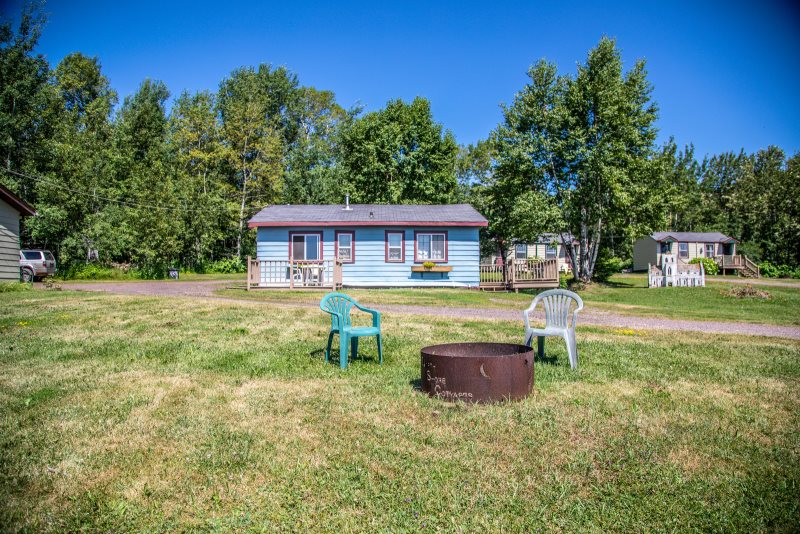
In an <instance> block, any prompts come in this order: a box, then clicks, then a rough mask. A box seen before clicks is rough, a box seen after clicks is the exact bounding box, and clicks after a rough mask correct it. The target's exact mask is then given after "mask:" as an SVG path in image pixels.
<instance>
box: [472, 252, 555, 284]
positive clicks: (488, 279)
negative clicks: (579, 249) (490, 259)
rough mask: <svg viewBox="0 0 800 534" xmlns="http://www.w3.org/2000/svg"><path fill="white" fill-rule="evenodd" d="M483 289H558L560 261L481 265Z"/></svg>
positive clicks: (515, 261)
mask: <svg viewBox="0 0 800 534" xmlns="http://www.w3.org/2000/svg"><path fill="white" fill-rule="evenodd" d="M480 275H481V288H483V289H524V288H539V287H542V288H544V287H558V283H559V275H558V260H557V259H549V260H536V259H529V260H513V261H510V262H508V264H507V265H505V266H504V265H497V264H496V263H483V264H481V265H480Z"/></svg>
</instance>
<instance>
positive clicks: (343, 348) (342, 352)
mask: <svg viewBox="0 0 800 534" xmlns="http://www.w3.org/2000/svg"><path fill="white" fill-rule="evenodd" d="M348 341H350V340H349V339H348V338H347V336H346V335H344V336H343V335H342V334H341V333H340V334H339V367H341V368H342V369H347V345H348Z"/></svg>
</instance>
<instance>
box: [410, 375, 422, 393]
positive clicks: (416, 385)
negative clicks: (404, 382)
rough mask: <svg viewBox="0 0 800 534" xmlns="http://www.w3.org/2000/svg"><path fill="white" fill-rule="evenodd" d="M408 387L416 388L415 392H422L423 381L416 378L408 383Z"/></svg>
mask: <svg viewBox="0 0 800 534" xmlns="http://www.w3.org/2000/svg"><path fill="white" fill-rule="evenodd" d="M408 385H409V386H411V387H412V388H414V391H422V379H421V378H414V379H413V380H409V381H408Z"/></svg>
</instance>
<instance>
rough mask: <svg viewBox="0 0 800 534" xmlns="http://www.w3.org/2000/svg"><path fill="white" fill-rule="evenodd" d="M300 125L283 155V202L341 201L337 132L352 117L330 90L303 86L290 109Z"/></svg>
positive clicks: (315, 202) (352, 112)
mask: <svg viewBox="0 0 800 534" xmlns="http://www.w3.org/2000/svg"><path fill="white" fill-rule="evenodd" d="M290 113H291V117H292V119H293V122H294V123H295V124H296V125H297V127H296V128H295V129H294V136H293V137H292V138H289V139H288V143H287V145H286V151H285V155H284V170H285V174H284V187H283V191H282V202H285V203H288V204H325V203H332V202H340V201H341V195H342V191H341V189H340V187H341V185H340V184H341V172H340V168H339V166H338V165H337V161H336V146H337V135H338V134H339V132H340V131H341V128H342V126H343V125H344V124H347V123H348V122H349V121H351V120H352V116H353V114H354V113H355V112H354V111H351V112H347V111H345V110H344V109H343V108H342V107H341V106H339V104H337V103H336V97H335V95H334V94H333V92H331V91H319V90H317V89H315V88H313V87H300V88H299V89H298V90H297V98H295V99H293V106H292V109H291V110H290Z"/></svg>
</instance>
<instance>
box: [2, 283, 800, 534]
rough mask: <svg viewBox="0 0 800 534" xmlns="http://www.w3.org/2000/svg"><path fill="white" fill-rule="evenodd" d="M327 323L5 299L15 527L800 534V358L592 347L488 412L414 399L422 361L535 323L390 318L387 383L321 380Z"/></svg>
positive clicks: (543, 365) (657, 345) (211, 310)
mask: <svg viewBox="0 0 800 534" xmlns="http://www.w3.org/2000/svg"><path fill="white" fill-rule="evenodd" d="M476 294H478V293H476ZM506 296H507V295H506ZM364 320H366V317H364ZM329 324H330V323H329V321H328V320H327V318H326V316H324V315H323V314H322V313H321V312H319V311H318V310H314V309H305V308H292V309H282V308H280V307H274V308H265V307H261V306H252V305H248V304H240V303H233V302H224V301H207V300H206V301H203V300H196V299H166V298H163V299H155V298H143V297H125V296H114V295H105V294H86V293H77V292H69V291H64V292H55V291H51V292H47V291H28V292H25V293H6V294H0V525H3V529H7V530H23V529H24V530H35V531H40V530H41V531H58V532H61V531H78V530H91V531H153V530H189V529H203V530H206V529H208V530H210V529H217V530H241V529H247V530H267V531H274V530H299V531H305V530H316V531H327V532H339V531H353V530H360V531H373V530H385V531H408V530H443V531H453V530H455V531H481V532H496V531H500V530H503V531H531V530H544V529H546V530H562V531H577V530H596V531H603V530H616V531H646V530H716V531H741V532H752V531H758V530H779V531H781V530H782V531H793V530H796V529H797V525H798V524H799V522H800V432H798V428H800V416H799V415H798V414H800V395H798V393H800V391H798V390H799V389H800V388H798V385H799V384H800V343H799V342H796V341H790V340H781V339H775V338H772V339H768V338H754V337H745V336H719V335H714V336H710V335H703V334H697V333H691V334H680V333H677V334H676V333H652V332H651V333H644V332H633V331H629V330H603V329H596V328H581V329H580V330H579V337H578V348H579V351H580V354H581V366H580V368H579V369H578V370H577V371H572V370H570V368H569V365H568V362H567V358H566V352H565V350H564V347H563V345H562V344H559V343H557V342H556V341H553V342H552V343H550V341H548V345H547V350H548V358H547V359H546V360H545V361H539V362H537V364H536V382H535V393H534V395H533V396H531V397H529V398H528V399H526V400H524V401H521V402H517V403H510V404H497V405H491V406H470V405H464V404H449V403H445V402H442V401H438V400H435V399H430V398H428V397H426V396H424V395H422V394H421V393H419V392H418V391H416V390H415V385H416V384H417V381H418V380H419V378H420V375H419V372H420V370H419V349H420V347H421V346H423V345H426V344H429V343H437V342H447V341H457V340H494V341H518V340H519V337H520V326H519V325H518V324H515V323H511V322H502V321H458V320H453V319H451V318H448V319H442V320H436V319H432V318H430V317H415V316H404V315H397V314H391V313H388V314H385V316H384V326H383V329H384V334H385V362H384V365H382V366H379V365H378V364H377V363H376V361H375V360H373V359H372V358H371V356H374V355H375V346H374V342H370V341H363V342H362V345H361V349H362V351H363V352H365V353H366V355H367V357H366V358H364V359H363V360H358V361H355V362H353V364H352V365H351V366H350V368H349V369H348V370H346V371H341V370H340V369H339V368H338V366H336V365H329V364H326V363H325V362H324V359H323V357H322V348H323V345H324V341H325V339H326V335H327V328H328V326H329Z"/></svg>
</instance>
